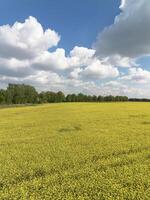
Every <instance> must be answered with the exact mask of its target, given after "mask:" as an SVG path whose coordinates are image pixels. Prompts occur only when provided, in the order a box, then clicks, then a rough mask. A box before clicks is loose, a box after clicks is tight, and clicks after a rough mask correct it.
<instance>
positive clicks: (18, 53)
mask: <svg viewBox="0 0 150 200" xmlns="http://www.w3.org/2000/svg"><path fill="white" fill-rule="evenodd" d="M59 40H60V36H59V35H58V34H57V33H56V32H55V31H53V30H51V29H47V30H46V31H45V32H44V30H43V28H42V26H41V24H40V23H39V22H38V21H37V19H36V18H34V17H29V18H28V19H26V20H25V22H24V23H20V22H16V23H14V25H13V26H10V25H4V26H1V27H0V56H1V57H5V58H11V57H15V58H17V59H29V58H33V57H35V56H36V55H37V54H39V53H41V52H42V51H44V50H47V49H49V48H51V47H53V46H56V45H57V44H58V42H59Z"/></svg>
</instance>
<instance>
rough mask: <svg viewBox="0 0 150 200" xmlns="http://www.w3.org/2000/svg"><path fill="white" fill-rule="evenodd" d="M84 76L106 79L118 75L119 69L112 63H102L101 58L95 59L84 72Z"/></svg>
mask: <svg viewBox="0 0 150 200" xmlns="http://www.w3.org/2000/svg"><path fill="white" fill-rule="evenodd" d="M82 74H83V76H85V77H86V78H89V79H105V78H110V77H111V78H112V77H117V76H118V75H119V71H118V69H117V68H115V67H113V66H111V65H105V64H102V63H101V61H100V60H98V59H95V60H94V61H93V62H92V63H91V64H90V65H89V66H87V67H86V68H85V69H84V71H83V72H82Z"/></svg>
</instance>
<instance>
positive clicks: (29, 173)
mask: <svg viewBox="0 0 150 200" xmlns="http://www.w3.org/2000/svg"><path fill="white" fill-rule="evenodd" d="M0 199H2V200H3V199H4V200H5V199H7V200H11V199H12V200H14V199H15V200H20V199H21V200H22V199H24V200H30V199H32V200H51V199H52V200H105V199H106V200H120V199H121V200H123V199H126V200H130V199H134V200H141V199H144V200H149V199H150V103H66V104H65V103H64V104H63V103H62V104H61V103H60V104H49V105H47V104H46V105H38V106H29V107H20V108H19V107H18V108H4V109H0Z"/></svg>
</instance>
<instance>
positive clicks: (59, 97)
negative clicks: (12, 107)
mask: <svg viewBox="0 0 150 200" xmlns="http://www.w3.org/2000/svg"><path fill="white" fill-rule="evenodd" d="M102 101H128V97H122V96H120V97H118V96H117V97H114V96H106V97H102V96H98V97H97V96H95V95H94V96H90V95H85V94H82V93H79V94H68V95H67V96H65V95H64V93H63V92H61V91H59V92H51V91H46V92H40V93H39V94H38V92H37V91H36V90H35V88H34V87H33V86H30V85H24V84H9V85H8V87H7V89H6V90H0V104H36V103H59V102H102Z"/></svg>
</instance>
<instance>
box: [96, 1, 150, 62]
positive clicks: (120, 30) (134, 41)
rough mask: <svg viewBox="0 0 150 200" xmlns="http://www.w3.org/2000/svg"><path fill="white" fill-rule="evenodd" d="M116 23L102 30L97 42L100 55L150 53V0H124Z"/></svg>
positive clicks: (129, 55)
mask: <svg viewBox="0 0 150 200" xmlns="http://www.w3.org/2000/svg"><path fill="white" fill-rule="evenodd" d="M120 9H121V13H120V15H118V16H117V17H116V18H115V21H114V24H113V25H111V26H109V27H106V28H105V29H104V31H102V32H101V33H100V34H99V36H98V39H97V41H96V43H95V49H96V54H97V55H98V56H99V57H107V56H112V55H120V56H121V57H129V58H137V57H140V56H143V55H150V39H149V35H150V1H148V0H138V1H135V0H122V3H121V6H120Z"/></svg>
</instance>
